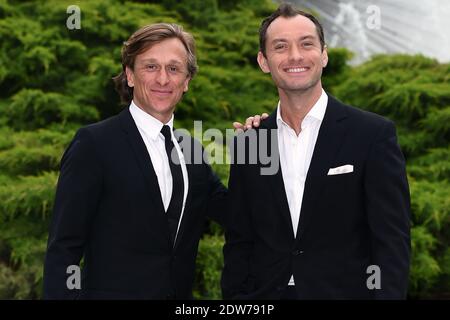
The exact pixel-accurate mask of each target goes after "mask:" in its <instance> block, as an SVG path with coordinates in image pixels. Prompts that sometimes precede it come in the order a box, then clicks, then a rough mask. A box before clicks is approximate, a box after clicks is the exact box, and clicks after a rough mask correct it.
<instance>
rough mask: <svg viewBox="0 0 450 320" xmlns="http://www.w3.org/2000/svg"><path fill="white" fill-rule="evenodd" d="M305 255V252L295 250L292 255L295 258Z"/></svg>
mask: <svg viewBox="0 0 450 320" xmlns="http://www.w3.org/2000/svg"><path fill="white" fill-rule="evenodd" d="M302 253H303V250H294V251H292V255H293V256H298V255H301V254H302Z"/></svg>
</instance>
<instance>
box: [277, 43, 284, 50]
mask: <svg viewBox="0 0 450 320" xmlns="http://www.w3.org/2000/svg"><path fill="white" fill-rule="evenodd" d="M284 48H286V45H284V44H278V45H276V46H275V50H280V49H284Z"/></svg>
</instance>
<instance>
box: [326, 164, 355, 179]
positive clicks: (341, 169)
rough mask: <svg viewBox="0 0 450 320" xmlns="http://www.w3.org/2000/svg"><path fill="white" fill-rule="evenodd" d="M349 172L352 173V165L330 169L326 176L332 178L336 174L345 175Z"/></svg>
mask: <svg viewBox="0 0 450 320" xmlns="http://www.w3.org/2000/svg"><path fill="white" fill-rule="evenodd" d="M350 172H353V165H352V164H346V165H345V166H340V167H336V168H330V170H328V175H329V176H333V175H336V174H345V173H350Z"/></svg>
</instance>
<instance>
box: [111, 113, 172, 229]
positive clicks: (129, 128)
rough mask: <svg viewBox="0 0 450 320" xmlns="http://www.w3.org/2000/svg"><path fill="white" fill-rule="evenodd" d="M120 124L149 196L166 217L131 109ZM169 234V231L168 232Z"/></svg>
mask: <svg viewBox="0 0 450 320" xmlns="http://www.w3.org/2000/svg"><path fill="white" fill-rule="evenodd" d="M119 117H120V122H121V125H122V129H123V130H124V131H125V132H126V134H127V139H128V142H129V143H130V145H131V147H132V149H133V151H134V155H135V157H136V160H137V162H138V164H139V167H140V169H141V171H142V174H143V176H144V178H145V181H146V182H147V186H148V189H149V196H150V198H151V199H152V200H153V203H154V205H155V210H154V211H156V213H157V214H161V215H165V210H164V205H163V202H162V197H161V191H160V189H159V184H158V178H157V176H156V173H155V170H154V168H153V164H152V161H151V159H150V155H149V154H148V151H147V148H146V146H145V143H144V141H143V140H142V137H141V135H140V133H139V130H138V128H137V127H136V124H135V122H134V120H133V117H132V116H131V113H130V111H129V109H128V108H127V109H125V110H123V111H122V112H121V113H120V114H119ZM167 232H168V230H167ZM167 236H168V234H167Z"/></svg>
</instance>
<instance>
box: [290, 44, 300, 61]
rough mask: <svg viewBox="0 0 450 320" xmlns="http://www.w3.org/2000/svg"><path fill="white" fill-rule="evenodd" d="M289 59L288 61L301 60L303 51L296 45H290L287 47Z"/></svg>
mask: <svg viewBox="0 0 450 320" xmlns="http://www.w3.org/2000/svg"><path fill="white" fill-rule="evenodd" d="M289 60H290V61H299V60H303V52H302V50H301V48H299V47H298V46H291V47H290V48H289Z"/></svg>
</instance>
